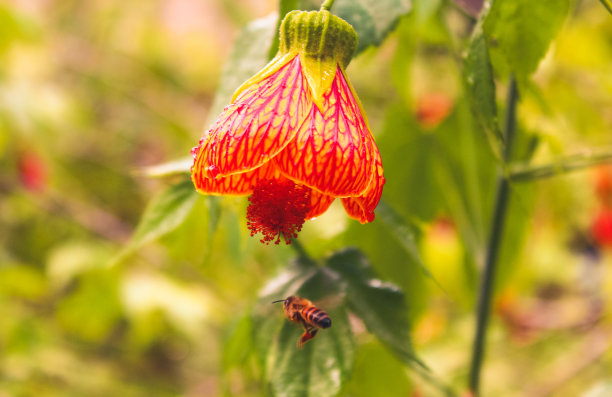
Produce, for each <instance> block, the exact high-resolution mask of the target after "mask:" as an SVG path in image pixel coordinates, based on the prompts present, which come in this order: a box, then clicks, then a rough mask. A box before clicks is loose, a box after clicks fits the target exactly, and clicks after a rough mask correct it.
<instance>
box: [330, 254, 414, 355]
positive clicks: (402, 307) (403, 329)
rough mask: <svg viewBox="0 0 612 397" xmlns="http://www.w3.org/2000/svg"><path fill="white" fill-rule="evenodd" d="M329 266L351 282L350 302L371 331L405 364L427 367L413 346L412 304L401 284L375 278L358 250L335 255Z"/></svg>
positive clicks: (349, 285) (348, 290)
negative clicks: (410, 310) (410, 319)
mask: <svg viewBox="0 0 612 397" xmlns="http://www.w3.org/2000/svg"><path fill="white" fill-rule="evenodd" d="M327 265H328V266H329V267H330V268H331V269H333V270H335V271H336V272H338V274H340V275H341V276H342V278H343V279H344V280H345V281H346V282H347V290H346V300H347V303H348V305H349V307H350V309H351V311H353V312H354V313H355V314H356V315H357V316H358V317H359V318H360V319H361V320H362V321H363V322H364V324H365V325H366V327H367V328H368V330H369V331H370V332H372V333H373V334H374V335H376V336H377V337H378V338H379V339H380V340H381V341H382V342H383V343H384V344H385V345H386V346H387V347H388V348H389V349H390V350H391V351H393V352H394V353H395V354H396V355H397V356H398V357H399V359H400V360H401V361H402V362H404V363H405V364H407V365H409V366H411V367H414V366H415V364H416V365H418V366H420V367H425V365H424V364H423V363H422V361H421V360H419V359H418V358H417V356H416V355H415V353H414V351H413V349H412V343H411V341H410V333H409V331H410V324H409V321H408V307H407V305H406V301H405V297H404V294H403V292H402V291H401V290H400V289H399V287H397V286H396V285H394V284H391V283H385V282H382V281H380V280H378V279H376V278H374V272H373V270H372V267H371V266H370V263H369V262H368V260H367V259H366V258H365V256H364V255H363V254H362V253H361V252H359V251H358V250H356V249H348V250H346V251H342V252H339V253H337V254H335V255H333V256H332V257H330V258H329V259H328V260H327Z"/></svg>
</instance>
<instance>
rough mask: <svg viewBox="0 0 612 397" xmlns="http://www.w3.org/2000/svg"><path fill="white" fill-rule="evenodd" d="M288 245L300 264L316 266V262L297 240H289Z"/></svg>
mask: <svg viewBox="0 0 612 397" xmlns="http://www.w3.org/2000/svg"><path fill="white" fill-rule="evenodd" d="M290 245H291V247H292V248H293V249H294V250H295V252H296V253H297V254H298V259H299V260H300V262H302V263H304V264H306V265H309V266H314V265H316V263H317V262H316V261H315V260H314V259H313V258H312V257H311V256H310V255H309V254H308V252H307V251H306V249H304V246H303V245H302V243H300V242H299V241H298V240H297V239H293V240H291V244H290Z"/></svg>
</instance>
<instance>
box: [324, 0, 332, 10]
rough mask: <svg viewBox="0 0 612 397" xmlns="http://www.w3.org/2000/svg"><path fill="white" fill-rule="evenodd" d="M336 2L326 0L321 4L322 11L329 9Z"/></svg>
mask: <svg viewBox="0 0 612 397" xmlns="http://www.w3.org/2000/svg"><path fill="white" fill-rule="evenodd" d="M333 4H334V0H325V1H324V2H323V4H321V11H329V10H330V9H331V8H332V5H333Z"/></svg>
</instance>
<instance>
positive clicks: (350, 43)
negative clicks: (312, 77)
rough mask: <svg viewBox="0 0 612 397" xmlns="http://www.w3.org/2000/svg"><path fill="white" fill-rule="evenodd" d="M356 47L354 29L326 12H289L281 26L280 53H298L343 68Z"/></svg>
mask: <svg viewBox="0 0 612 397" xmlns="http://www.w3.org/2000/svg"><path fill="white" fill-rule="evenodd" d="M355 48H357V32H355V29H353V27H352V26H351V25H350V24H349V23H348V22H346V21H345V20H343V19H342V18H339V17H337V16H335V15H332V14H331V13H330V12H329V11H326V10H321V11H292V12H290V13H288V14H287V15H286V16H285V19H283V22H282V24H281V27H280V48H279V51H280V53H281V54H286V53H289V52H292V51H298V52H300V53H301V54H302V56H305V57H307V58H313V60H317V61H320V62H329V61H337V62H338V63H340V64H341V65H342V67H344V68H346V66H347V65H348V64H349V62H350V61H351V58H352V57H353V54H354V53H355Z"/></svg>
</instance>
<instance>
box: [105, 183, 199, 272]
mask: <svg viewBox="0 0 612 397" xmlns="http://www.w3.org/2000/svg"><path fill="white" fill-rule="evenodd" d="M198 197H199V196H198V193H197V192H196V191H195V189H194V187H193V183H192V182H191V180H189V179H186V180H184V181H183V182H180V183H177V184H175V185H173V186H170V187H169V188H168V189H166V190H165V191H163V192H161V193H160V194H159V195H157V196H156V197H155V198H153V200H151V201H150V202H149V204H148V205H147V208H145V211H144V214H143V215H142V218H141V219H140V223H139V224H138V227H137V228H136V231H135V232H134V235H133V236H132V240H131V241H130V242H129V243H128V245H127V246H126V247H125V249H124V250H123V251H122V252H121V254H120V256H119V258H117V259H116V260H120V259H122V258H123V257H125V256H126V255H128V254H130V253H132V252H134V251H135V250H137V249H138V248H140V247H142V246H143V245H145V244H147V243H149V242H151V241H153V240H155V239H157V238H159V237H161V236H163V235H165V234H167V233H170V232H171V231H173V230H175V229H176V228H177V227H179V226H180V225H181V224H182V223H183V222H184V221H185V219H186V217H187V215H189V212H190V211H191V209H192V208H193V206H194V205H195V203H196V201H197V200H198Z"/></svg>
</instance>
